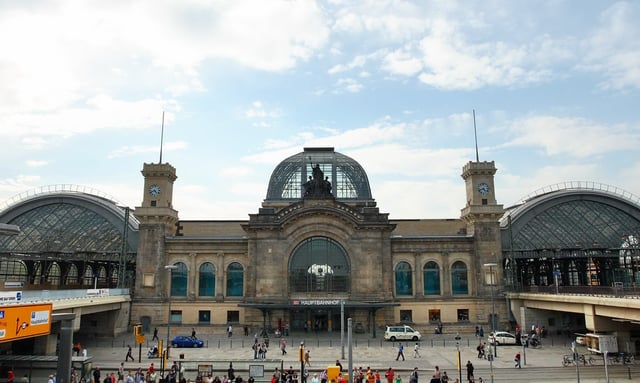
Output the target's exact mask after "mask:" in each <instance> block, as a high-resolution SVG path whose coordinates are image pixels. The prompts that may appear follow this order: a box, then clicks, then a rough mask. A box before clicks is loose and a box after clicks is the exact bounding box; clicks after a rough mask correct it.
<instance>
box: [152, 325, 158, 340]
mask: <svg viewBox="0 0 640 383" xmlns="http://www.w3.org/2000/svg"><path fill="white" fill-rule="evenodd" d="M154 340H160V338H158V328H157V327H156V328H154V329H153V338H152V339H151V341H152V342H153V341H154Z"/></svg>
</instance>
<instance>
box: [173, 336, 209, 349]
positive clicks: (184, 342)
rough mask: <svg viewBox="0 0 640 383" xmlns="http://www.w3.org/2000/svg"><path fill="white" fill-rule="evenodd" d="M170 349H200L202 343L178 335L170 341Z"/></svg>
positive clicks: (198, 340)
mask: <svg viewBox="0 0 640 383" xmlns="http://www.w3.org/2000/svg"><path fill="white" fill-rule="evenodd" d="M171 346H172V347H202V346H204V342H203V341H201V340H200V339H196V338H193V337H190V336H187V335H178V336H176V337H175V338H173V340H172V341H171Z"/></svg>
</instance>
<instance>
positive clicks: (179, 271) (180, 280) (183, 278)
mask: <svg viewBox="0 0 640 383" xmlns="http://www.w3.org/2000/svg"><path fill="white" fill-rule="evenodd" d="M173 266H175V268H173V269H170V270H171V296H172V297H186V296H187V282H188V279H187V277H188V275H187V265H185V264H184V263H182V262H176V263H174V264H173Z"/></svg>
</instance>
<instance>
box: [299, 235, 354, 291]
mask: <svg viewBox="0 0 640 383" xmlns="http://www.w3.org/2000/svg"><path fill="white" fill-rule="evenodd" d="M349 284H350V279H349V263H348V260H347V256H346V252H345V251H344V249H343V248H342V246H340V244H339V243H337V242H336V241H334V240H332V239H330V238H326V237H312V238H308V239H306V240H304V241H302V242H301V243H300V244H299V245H298V247H297V248H296V249H295V250H294V252H293V256H292V257H291V261H290V263H289V289H290V290H291V291H292V292H325V293H333V292H348V291H349Z"/></svg>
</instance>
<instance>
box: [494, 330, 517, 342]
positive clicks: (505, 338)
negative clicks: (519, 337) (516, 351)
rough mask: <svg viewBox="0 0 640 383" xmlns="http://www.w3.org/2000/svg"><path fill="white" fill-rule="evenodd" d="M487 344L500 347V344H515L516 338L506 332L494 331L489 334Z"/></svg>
mask: <svg viewBox="0 0 640 383" xmlns="http://www.w3.org/2000/svg"><path fill="white" fill-rule="evenodd" d="M489 343H490V344H495V345H496V346H500V345H501V344H516V336H515V335H513V334H511V333H510V332H506V331H496V332H495V334H494V333H491V334H489Z"/></svg>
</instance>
